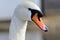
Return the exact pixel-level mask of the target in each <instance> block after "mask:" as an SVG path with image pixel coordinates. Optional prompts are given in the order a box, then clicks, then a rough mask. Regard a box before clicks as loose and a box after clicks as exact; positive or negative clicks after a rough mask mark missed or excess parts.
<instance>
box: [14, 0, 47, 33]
mask: <svg viewBox="0 0 60 40" xmlns="http://www.w3.org/2000/svg"><path fill="white" fill-rule="evenodd" d="M15 15H16V16H17V18H19V19H20V20H27V21H33V22H34V23H35V24H36V25H37V26H38V27H39V28H41V29H42V30H43V31H45V32H47V31H48V28H47V26H46V25H45V24H44V23H43V21H42V18H41V17H43V13H42V11H41V9H40V8H39V7H38V6H37V5H36V4H35V3H33V2H30V1H26V2H22V3H21V4H19V5H18V6H17V7H16V9H15Z"/></svg>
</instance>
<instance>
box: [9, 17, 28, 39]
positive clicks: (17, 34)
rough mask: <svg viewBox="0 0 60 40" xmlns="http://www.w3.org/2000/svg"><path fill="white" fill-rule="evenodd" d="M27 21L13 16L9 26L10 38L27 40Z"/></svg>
mask: <svg viewBox="0 0 60 40" xmlns="http://www.w3.org/2000/svg"><path fill="white" fill-rule="evenodd" d="M26 28H27V21H22V20H19V19H18V18H17V17H13V18H12V20H11V24H10V28H9V40H25V33H26Z"/></svg>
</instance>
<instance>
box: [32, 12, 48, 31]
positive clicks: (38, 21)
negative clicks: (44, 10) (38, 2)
mask: <svg viewBox="0 0 60 40" xmlns="http://www.w3.org/2000/svg"><path fill="white" fill-rule="evenodd" d="M32 21H33V22H34V23H35V24H36V25H37V26H38V27H39V28H41V29H42V30H44V31H45V32H47V31H48V28H47V26H46V25H45V24H44V23H43V20H42V18H40V20H38V14H37V13H36V14H35V15H34V16H33V17H32Z"/></svg>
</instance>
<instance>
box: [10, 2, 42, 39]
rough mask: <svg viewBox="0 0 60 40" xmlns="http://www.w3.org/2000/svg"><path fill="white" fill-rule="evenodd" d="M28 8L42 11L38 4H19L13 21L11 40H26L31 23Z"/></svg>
mask: <svg viewBox="0 0 60 40" xmlns="http://www.w3.org/2000/svg"><path fill="white" fill-rule="evenodd" d="M28 8H32V9H36V10H39V11H41V10H40V9H39V7H38V6H37V5H36V4H34V3H32V2H29V1H27V2H24V3H21V4H19V5H18V6H17V7H16V9H15V11H14V14H13V16H12V19H11V24H10V28H9V40H25V33H26V28H27V23H28V21H31V12H30V11H29V10H28Z"/></svg>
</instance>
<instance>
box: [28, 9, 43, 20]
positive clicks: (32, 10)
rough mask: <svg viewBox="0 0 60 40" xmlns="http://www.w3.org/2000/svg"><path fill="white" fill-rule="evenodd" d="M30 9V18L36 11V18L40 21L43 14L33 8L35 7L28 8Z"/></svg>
mask: <svg viewBox="0 0 60 40" xmlns="http://www.w3.org/2000/svg"><path fill="white" fill-rule="evenodd" d="M28 9H29V10H30V11H31V13H32V14H31V18H32V17H33V16H34V15H35V13H38V20H39V21H40V17H42V16H43V14H42V13H41V12H40V11H39V10H35V9H31V8H28Z"/></svg>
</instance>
